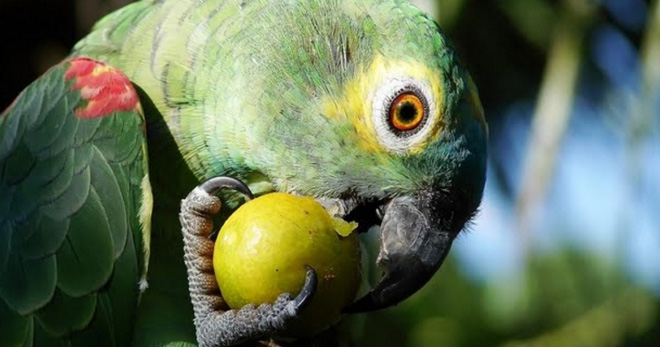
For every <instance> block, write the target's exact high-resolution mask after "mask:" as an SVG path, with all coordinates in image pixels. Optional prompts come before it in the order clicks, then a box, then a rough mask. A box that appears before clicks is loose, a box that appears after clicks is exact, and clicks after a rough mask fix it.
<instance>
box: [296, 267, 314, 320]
mask: <svg viewBox="0 0 660 347" xmlns="http://www.w3.org/2000/svg"><path fill="white" fill-rule="evenodd" d="M305 268H306V269H307V272H306V273H305V284H304V285H303V287H302V289H301V290H300V293H299V294H298V296H296V298H295V299H294V300H293V305H294V308H295V310H296V312H300V311H301V310H302V309H303V308H305V306H307V305H308V304H309V302H310V301H312V297H313V296H314V293H316V288H317V287H318V283H319V280H318V276H317V275H316V270H314V268H313V267H311V266H309V265H305Z"/></svg>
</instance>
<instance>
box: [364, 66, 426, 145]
mask: <svg viewBox="0 0 660 347" xmlns="http://www.w3.org/2000/svg"><path fill="white" fill-rule="evenodd" d="M406 93H412V94H414V95H415V96H417V97H418V98H419V99H420V100H421V101H422V104H423V105H424V118H423V119H422V121H421V123H420V125H419V126H417V127H415V128H414V129H412V130H409V131H401V130H397V129H396V128H395V127H394V126H393V125H392V121H391V118H390V109H391V107H392V103H393V102H394V101H395V100H396V99H397V98H398V97H399V96H401V95H402V94H406ZM436 117H437V115H436V103H435V100H434V99H433V93H432V92H431V87H430V86H429V84H428V83H426V81H420V80H415V79H412V78H410V77H392V78H389V79H387V80H385V81H384V83H383V84H382V85H381V86H380V87H379V88H378V90H376V93H375V95H374V98H373V104H372V117H371V118H372V121H373V123H374V129H375V130H376V135H377V136H378V140H379V142H380V143H381V145H383V146H384V147H385V148H387V149H388V150H390V151H392V152H395V153H398V154H405V153H407V152H408V150H410V148H411V147H413V146H415V145H416V144H419V143H420V142H421V141H423V140H424V139H425V138H426V137H427V136H428V135H429V132H430V131H431V129H432V125H433V123H435V118H436Z"/></svg>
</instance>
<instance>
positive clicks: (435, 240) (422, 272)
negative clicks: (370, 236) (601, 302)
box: [344, 193, 463, 313]
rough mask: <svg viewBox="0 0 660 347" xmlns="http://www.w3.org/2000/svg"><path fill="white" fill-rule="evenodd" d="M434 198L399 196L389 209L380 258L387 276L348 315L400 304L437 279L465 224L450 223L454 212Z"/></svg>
mask: <svg viewBox="0 0 660 347" xmlns="http://www.w3.org/2000/svg"><path fill="white" fill-rule="evenodd" d="M434 196H435V194H431V193H428V194H422V195H420V196H419V197H416V198H413V197H398V198H394V199H392V200H391V201H390V203H389V204H388V205H387V206H386V209H385V214H384V216H383V221H382V223H381V227H380V230H381V245H380V253H379V255H378V259H377V264H378V266H379V267H380V268H381V269H383V271H384V273H383V277H382V278H381V280H380V282H379V283H378V285H376V287H375V288H374V289H372V290H371V291H370V292H369V293H367V294H366V295H365V296H364V297H362V298H361V299H359V300H357V301H356V302H354V303H352V304H351V305H349V306H348V307H346V308H345V309H344V312H345V313H359V312H369V311H374V310H378V309H382V308H386V307H389V306H393V305H396V304H398V303H399V302H401V301H403V300H404V299H406V298H408V297H409V296H411V295H412V294H414V293H415V292H417V291H418V290H419V289H420V288H422V287H423V286H424V285H425V284H426V283H427V282H428V281H429V280H430V279H431V277H433V274H435V272H436V271H437V270H438V268H439V267H440V265H441V264H442V262H443V261H444V259H445V257H446V256H447V253H449V248H450V247H451V244H452V242H453V240H454V238H455V236H456V234H457V233H458V232H459V231H460V229H461V228H462V226H463V223H462V222H459V223H456V221H452V220H447V219H448V218H449V219H453V217H454V213H452V212H450V211H446V210H444V209H443V208H442V205H443V204H442V202H440V203H439V204H438V203H437V202H436V200H437V199H436V198H435V197H434ZM456 224H460V225H456ZM457 228H458V230H452V229H457Z"/></svg>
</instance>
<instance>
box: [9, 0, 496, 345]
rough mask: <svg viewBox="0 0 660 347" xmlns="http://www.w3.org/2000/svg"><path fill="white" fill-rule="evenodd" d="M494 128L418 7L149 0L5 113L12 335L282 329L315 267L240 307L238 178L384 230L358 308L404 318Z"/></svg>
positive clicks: (473, 186)
mask: <svg viewBox="0 0 660 347" xmlns="http://www.w3.org/2000/svg"><path fill="white" fill-rule="evenodd" d="M487 133H488V131H487V125H486V122H485V119H484V115H483V109H482V107H481V104H480V101H479V97H478V93H477V90H476V87H475V85H474V84H473V82H472V80H471V78H470V76H469V74H468V72H467V71H466V70H465V69H464V68H463V67H462V66H461V64H460V63H459V61H458V58H457V56H456V53H455V52H454V50H453V48H452V46H451V44H450V43H449V41H448V40H447V38H446V37H445V36H444V35H443V34H442V32H441V31H440V29H439V27H438V25H437V24H436V22H434V20H433V19H432V18H430V17H429V16H428V15H426V14H424V13H422V12H421V11H420V10H418V9H417V8H415V7H414V6H412V5H411V4H409V3H408V2H407V1H405V0H343V1H340V0H310V1H294V0H281V1H267V0H143V1H138V2H135V3H132V4H130V5H128V6H126V7H124V8H122V9H119V10H118V11H116V12H114V13H111V14H109V15H107V16H106V17H105V18H103V19H102V20H101V21H100V22H99V23H98V24H97V25H96V26H95V27H94V29H93V30H92V32H91V33H90V34H89V35H88V36H86V37H85V38H83V39H82V40H81V41H80V42H78V44H77V45H76V46H75V47H74V49H73V51H72V53H71V55H70V56H69V57H68V58H67V59H66V60H65V61H63V62H62V63H60V64H59V65H57V66H55V67H53V68H52V69H50V70H49V71H48V72H46V73H45V74H44V75H43V76H42V77H40V78H39V79H37V80H36V81H35V82H34V83H32V84H31V85H30V86H28V87H27V88H26V89H25V90H24V91H23V92H22V93H21V94H20V95H19V96H18V98H17V99H16V100H15V101H14V103H13V104H12V105H10V106H9V108H8V109H6V110H5V111H4V112H3V113H2V115H0V344H2V345H3V346H31V345H39V346H42V345H60V344H62V345H72V346H73V345H75V346H91V345H119V346H127V345H137V346H142V345H149V346H154V345H196V344H198V343H199V344H200V345H207V346H213V345H233V344H238V343H243V342H246V341H257V340H259V339H267V338H269V336H272V335H275V334H277V333H278V332H280V331H282V329H284V328H286V326H287V324H288V323H289V322H290V321H291V320H294V319H296V317H297V316H298V314H299V312H301V310H304V307H305V303H306V302H307V301H308V300H309V298H310V297H311V296H313V294H314V290H315V285H316V283H315V282H316V281H315V273H314V271H313V269H308V272H307V275H308V276H307V279H306V282H305V286H304V288H303V290H302V291H301V292H300V293H283V294H282V296H280V298H278V300H277V301H276V302H274V303H271V304H264V305H262V306H259V307H254V306H246V307H245V308H242V309H240V310H229V309H228V307H226V305H224V302H223V301H222V297H221V293H220V291H219V290H218V288H217V284H215V281H214V280H212V279H210V277H209V276H212V268H210V265H209V262H210V260H209V259H210V254H209V249H208V245H209V243H212V240H210V239H209V237H208V234H209V233H210V232H211V231H212V230H211V229H212V226H211V224H210V223H209V221H210V220H211V218H214V216H215V214H216V213H217V210H218V209H219V208H220V204H219V201H218V200H217V198H216V197H215V193H216V192H217V190H218V189H220V188H222V187H233V188H235V189H238V190H239V191H242V192H245V193H246V194H249V193H250V192H251V193H254V194H255V195H260V194H265V193H268V192H272V191H282V192H289V193H294V194H301V195H309V196H313V197H314V198H316V199H317V200H318V201H320V202H321V203H323V204H324V205H325V206H326V207H328V208H329V209H330V210H332V211H334V213H335V215H337V216H342V217H344V218H346V219H349V220H355V221H357V222H358V223H359V225H360V229H362V230H367V229H368V227H369V226H371V225H374V224H377V225H380V253H379V255H378V260H377V264H378V266H379V267H380V268H381V269H382V271H383V276H382V278H381V280H380V282H379V283H378V284H377V285H376V286H375V287H374V288H372V289H371V291H369V292H368V293H367V294H366V295H365V296H364V297H362V298H360V299H358V300H356V302H354V303H353V304H352V305H350V306H349V307H347V308H346V309H345V311H346V312H348V313H356V312H367V311H372V310H376V309H381V308H385V307H388V306H392V305H395V304H397V303H399V302H401V301H402V300H404V299H406V298H408V297H409V296H410V295H412V294H414V293H415V292H416V291H417V290H419V289H420V288H421V287H422V286H423V285H424V284H425V283H426V282H427V281H428V280H429V279H430V278H431V277H432V276H433V274H434V273H435V272H436V270H437V269H438V268H439V267H440V265H441V263H442V262H443V260H444V258H445V256H446V255H447V253H448V251H449V249H450V246H451V244H452V241H453V240H454V239H455V237H456V236H457V234H458V233H459V232H460V231H461V230H462V229H463V227H464V225H465V224H466V222H468V221H469V220H470V219H471V218H472V217H473V216H474V214H475V211H476V210H477V208H478V206H479V204H480V201H481V196H482V193H483V188H484V182H485V171H486V156H487V148H486V143H487ZM218 176H230V177H233V178H235V179H230V178H227V177H219V178H218ZM242 182H244V184H243V183H242ZM191 191H192V193H191ZM189 193H190V195H188V194H189ZM186 196H188V198H186ZM184 198H186V199H185V200H184V201H183V204H182V199H184ZM236 201H238V200H237V199H236ZM235 205H236V203H234V204H233V205H232V204H229V205H227V206H235ZM221 215H222V214H221ZM216 221H217V222H220V223H221V222H222V217H217V218H216ZM184 240H185V247H184ZM211 249H212V248H211ZM184 259H185V261H184ZM255 285H259V284H255Z"/></svg>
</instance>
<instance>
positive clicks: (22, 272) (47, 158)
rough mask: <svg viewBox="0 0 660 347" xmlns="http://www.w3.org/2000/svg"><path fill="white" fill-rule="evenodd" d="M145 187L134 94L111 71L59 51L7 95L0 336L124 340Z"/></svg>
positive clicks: (146, 201)
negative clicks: (58, 57)
mask: <svg viewBox="0 0 660 347" xmlns="http://www.w3.org/2000/svg"><path fill="white" fill-rule="evenodd" d="M150 191H151V190H150V186H149V183H148V176H147V156H146V134H145V123H144V118H143V115H142V111H141V106H140V103H139V101H138V94H137V93H136V91H135V89H134V87H133V85H132V84H131V83H130V81H129V80H128V79H127V78H126V77H125V76H124V75H123V74H121V73H120V72H119V71H118V70H116V69H114V68H112V67H109V66H107V65H104V64H102V63H99V62H97V61H94V60H91V59H87V58H76V59H72V60H68V61H65V62H63V63H61V64H59V65H57V66H55V67H53V68H52V69H50V70H49V71H48V72H46V73H45V74H44V75H43V76H42V77H41V78H39V79H38V80H36V81H35V82H34V83H32V84H31V85H30V86H28V87H27V88H26V89H25V90H24V91H23V92H22V93H21V94H20V95H19V96H18V98H17V99H16V100H15V101H14V103H13V104H12V105H11V106H10V107H9V108H8V109H7V110H5V111H4V112H3V113H2V114H1V115H0V322H2V323H1V324H0V341H2V345H4V346H22V345H25V346H31V345H33V344H36V345H54V344H56V343H57V344H59V343H64V344H65V345H82V346H92V345H129V343H130V340H131V339H132V335H133V324H134V316H135V310H136V307H137V304H138V300H139V295H140V278H141V276H144V274H145V268H146V261H145V259H148V258H147V256H148V241H149V236H148V235H149V234H148V232H149V224H148V221H149V219H150V213H151V193H150ZM141 209H142V210H141ZM141 224H145V225H141ZM142 278H143V280H144V278H145V277H142ZM144 284H146V282H142V285H144Z"/></svg>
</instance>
